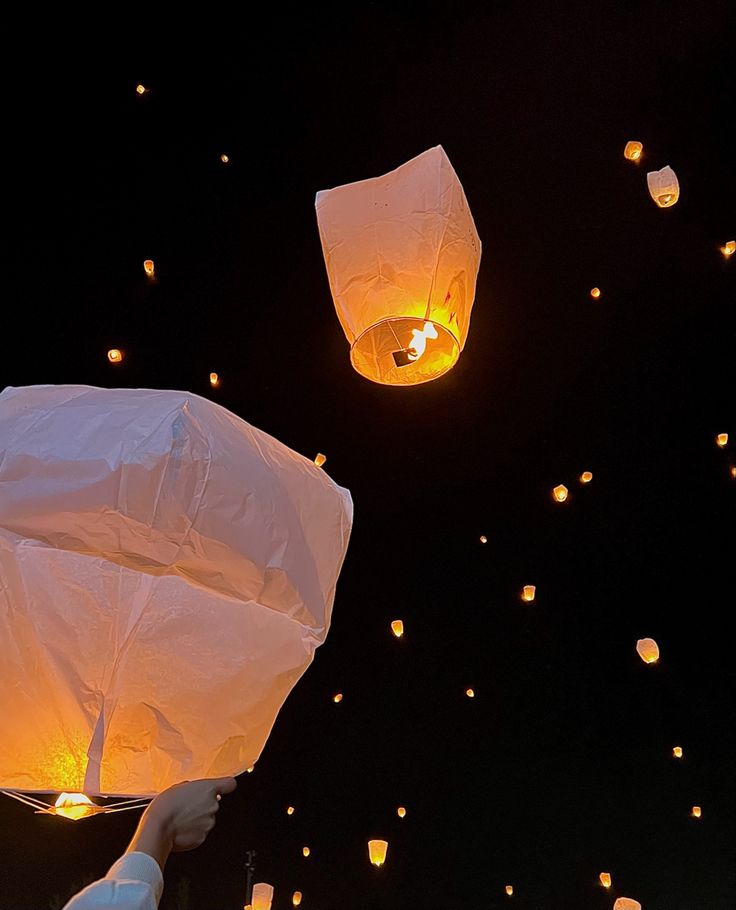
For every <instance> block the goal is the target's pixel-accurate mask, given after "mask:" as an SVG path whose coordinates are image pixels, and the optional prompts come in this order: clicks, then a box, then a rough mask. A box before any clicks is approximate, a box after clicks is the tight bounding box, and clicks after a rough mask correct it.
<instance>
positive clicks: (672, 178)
mask: <svg viewBox="0 0 736 910" xmlns="http://www.w3.org/2000/svg"><path fill="white" fill-rule="evenodd" d="M647 186H648V187H649V195H650V196H651V197H652V199H653V200H654V201H655V202H656V203H657V205H658V206H659V207H660V208H661V209H666V208H669V207H670V206H672V205H674V204H675V203H676V202H677V200H678V199H679V198H680V184H679V182H678V180H677V175H676V174H675V172H674V171H673V170H672V168H671V167H670V166H669V165H667V166H666V167H663V168H662V170H661V171H650V172H649V173H648V174H647Z"/></svg>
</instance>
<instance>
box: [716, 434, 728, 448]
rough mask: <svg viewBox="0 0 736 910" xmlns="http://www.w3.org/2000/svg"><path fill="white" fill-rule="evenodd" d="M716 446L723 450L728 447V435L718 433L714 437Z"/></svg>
mask: <svg viewBox="0 0 736 910" xmlns="http://www.w3.org/2000/svg"><path fill="white" fill-rule="evenodd" d="M716 445H717V446H720V447H721V448H722V449H724V448H725V447H726V446H727V445H728V433H719V434H718V435H717V436H716Z"/></svg>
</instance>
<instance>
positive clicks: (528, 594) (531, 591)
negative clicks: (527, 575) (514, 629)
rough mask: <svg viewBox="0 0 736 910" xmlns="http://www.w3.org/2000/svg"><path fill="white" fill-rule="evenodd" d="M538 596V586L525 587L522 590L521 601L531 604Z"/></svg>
mask: <svg viewBox="0 0 736 910" xmlns="http://www.w3.org/2000/svg"><path fill="white" fill-rule="evenodd" d="M536 596H537V586H536V585H524V587H523V588H522V589H521V599H522V600H523V601H525V602H526V603H528V604H530V603H531V602H532V601H533V600H534V598H535V597H536Z"/></svg>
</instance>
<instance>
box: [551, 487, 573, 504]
mask: <svg viewBox="0 0 736 910" xmlns="http://www.w3.org/2000/svg"><path fill="white" fill-rule="evenodd" d="M568 492H569V491H568V489H567V487H566V486H565V484H564V483H561V484H558V485H557V486H556V487H555V488H554V489H553V490H552V496H553V498H554V500H555V502H564V501H565V500H566V499H567V494H568Z"/></svg>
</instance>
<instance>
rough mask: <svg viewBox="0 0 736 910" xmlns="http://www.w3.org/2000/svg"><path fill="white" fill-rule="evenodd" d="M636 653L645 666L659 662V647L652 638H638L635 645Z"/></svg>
mask: <svg viewBox="0 0 736 910" xmlns="http://www.w3.org/2000/svg"><path fill="white" fill-rule="evenodd" d="M636 653H637V654H638V655H639V657H641V659H642V660H643V661H644V663H645V664H655V663H656V662H657V661H658V660H659V645H658V644H657V642H656V641H655V640H654V639H653V638H640V639H639V641H637V643H636Z"/></svg>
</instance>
